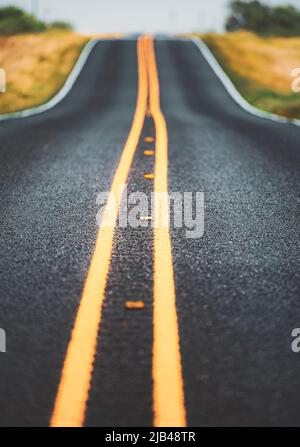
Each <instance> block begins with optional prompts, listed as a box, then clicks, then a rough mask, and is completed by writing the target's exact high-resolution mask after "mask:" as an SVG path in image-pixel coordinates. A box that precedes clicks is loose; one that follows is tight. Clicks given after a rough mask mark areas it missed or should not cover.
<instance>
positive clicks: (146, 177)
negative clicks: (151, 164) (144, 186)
mask: <svg viewBox="0 0 300 447" xmlns="http://www.w3.org/2000/svg"><path fill="white" fill-rule="evenodd" d="M144 178H145V179H147V180H153V179H154V174H144Z"/></svg>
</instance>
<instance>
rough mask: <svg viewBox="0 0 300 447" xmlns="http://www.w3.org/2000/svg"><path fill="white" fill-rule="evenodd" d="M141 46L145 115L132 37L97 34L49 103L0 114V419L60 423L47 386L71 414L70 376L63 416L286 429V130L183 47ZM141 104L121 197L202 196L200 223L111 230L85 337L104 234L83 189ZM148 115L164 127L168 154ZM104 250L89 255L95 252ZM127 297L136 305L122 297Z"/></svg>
mask: <svg viewBox="0 0 300 447" xmlns="http://www.w3.org/2000/svg"><path fill="white" fill-rule="evenodd" d="M149 51H150V53H151V49H150V50H149ZM155 56H156V63H157V69H158V76H159V87H160V98H159V99H160V106H161V110H159V105H158V104H157V102H156V103H155V99H157V96H155V95H156V93H157V92H156V91H155V73H154V74H153V77H152V80H151V69H149V66H150V65H151V63H153V60H152V62H151V54H150V56H149V54H148V56H147V57H146V59H143V64H144V65H145V66H144V69H145V70H146V71H147V70H150V80H149V72H147V76H146V77H147V79H146V80H144V82H145V83H146V84H147V83H148V84H149V85H150V86H149V85H148V84H147V85H148V87H147V88H148V89H150V93H149V91H148V90H147V92H148V93H147V95H150V97H151V95H152V96H153V98H154V99H153V104H152V109H151V107H150V110H148V111H147V110H144V111H143V107H144V105H145V104H143V99H141V95H143V91H142V92H141V90H143V89H142V87H141V80H140V82H139V78H138V71H139V70H140V69H141V67H140V60H139V59H138V57H137V41H136V40H124V41H122V40H111V41H102V42H99V43H98V44H97V45H96V47H95V48H94V49H93V51H92V54H91V55H90V57H89V59H88V61H87V63H86V65H85V67H84V69H83V71H82V73H81V74H80V76H79V78H78V80H77V81H76V84H75V86H74V87H73V89H72V91H71V92H70V93H69V94H68V96H67V97H66V98H65V99H64V100H63V102H61V103H60V104H59V105H58V106H56V107H55V108H54V109H52V110H51V111H49V112H46V113H43V114H41V115H38V116H35V117H32V118H26V119H22V120H14V121H9V122H3V123H0V159H1V163H0V203H1V213H0V228H1V237H0V253H1V256H0V296H1V299H0V327H1V328H3V329H4V330H5V331H6V338H7V340H6V341H7V352H6V353H0V425H1V426H48V425H49V424H52V425H60V422H61V425H63V422H62V419H61V415H60V416H57V414H59V410H57V413H55V408H56V409H57V407H55V406H59V405H60V404H59V403H58V399H60V398H61V399H62V401H63V400H64V399H65V400H67V401H68V402H67V403H66V407H64V405H65V404H64V403H62V408H68V405H69V407H70V408H71V404H70V402H71V403H72V399H75V402H76V396H77V394H78V393H79V394H80V392H83V391H82V387H81V386H80V387H78V388H79V389H76V383H79V384H82V383H83V384H85V386H86V384H87V383H90V388H89V389H87V390H85V392H83V395H84V396H85V402H84V403H82V402H81V404H80V405H79V407H80V409H79V411H78V418H79V419H77V421H78V420H80V417H81V423H79V424H77V425H83V424H84V425H86V426H108V427H112V426H119V427H122V426H129V427H136V426H151V425H153V424H154V425H159V423H160V422H161V421H166V420H167V419H164V416H166V417H168V416H170V418H171V419H172V417H173V416H172V414H173V412H174V413H176V408H177V409H178V411H177V413H176V414H175V419H174V421H176V424H175V425H177V422H178V425H179V423H180V422H181V423H182V425H184V424H187V425H189V426H219V425H220V426H232V425H235V426H255V425H259V426H261V425H267V426H276V425H284V426H290V425H300V416H299V415H300V400H299V395H300V377H299V365H300V363H299V362H300V357H299V356H300V353H299V354H296V353H293V352H292V350H291V342H292V338H291V332H292V330H293V329H294V328H297V327H300V300H299V285H300V284H299V187H300V185H299V183H300V176H299V161H300V151H299V141H300V129H299V128H297V127H295V126H292V125H282V124H276V123H273V122H271V121H267V120H263V119H259V118H256V117H254V116H252V115H250V114H248V113H247V112H245V111H243V110H242V109H241V108H240V107H239V106H238V105H237V104H236V103H235V102H234V101H233V100H232V98H231V97H230V96H229V95H228V93H227V92H226V91H225V89H224V87H223V86H222V84H221V83H220V81H219V80H218V78H217V77H216V75H215V74H214V73H213V71H212V70H211V68H210V67H209V65H208V64H207V62H206V61H205V59H204V58H203V57H202V55H201V54H200V52H199V50H198V49H197V47H196V46H195V45H194V44H193V43H192V42H190V41H179V40H178V41H176V40H156V41H155ZM141 57H142V58H144V57H145V55H144V53H143V55H142V56H141ZM147 58H148V59H147ZM149 61H150V62H149ZM151 83H152V84H151ZM151 89H152V90H151ZM151 92H152V93H151ZM155 92H156V93H155ZM144 93H145V92H144ZM138 99H139V100H140V101H141V103H140V109H141V116H142V115H143V113H146V112H147V113H146V117H145V121H144V122H143V121H142V124H141V123H140V125H142V127H141V129H140V130H141V132H140V135H139V132H138V130H136V132H135V135H133V137H136V138H138V144H137V145H136V148H134V150H135V152H134V158H133V161H132V165H130V170H129V172H128V190H129V192H134V191H143V192H146V193H150V192H151V191H152V190H153V188H154V189H155V188H157V189H159V187H160V185H159V180H158V178H160V179H161V181H162V182H163V181H164V176H165V175H167V176H168V181H169V185H168V188H169V191H171V192H172V191H179V192H184V191H186V192H204V193H205V232H204V235H203V236H202V237H200V238H198V239H188V238H186V233H185V230H184V229H173V228H170V232H169V236H168V234H166V233H165V232H162V234H161V235H160V234H159V229H158V230H153V229H152V228H151V227H148V228H119V227H118V225H116V228H115V232H114V234H113V245H112V247H111V262H109V263H108V268H109V271H108V275H107V276H105V275H104V279H103V278H102V279H103V281H104V282H103V284H102V285H103V287H104V294H103V297H102V298H101V299H103V302H102V301H100V304H101V309H100V313H101V318H100V314H99V316H97V315H96V316H95V314H94V313H93V312H92V310H91V308H89V302H88V301H86V303H87V309H88V312H90V314H88V319H85V323H87V322H89V318H91V320H92V321H94V323H93V324H94V325H96V326H95V327H96V328H97V318H98V317H99V318H100V321H99V326H98V332H97V333H95V328H94V332H93V333H90V332H89V331H90V328H89V327H88V326H89V325H87V326H84V324H82V325H81V322H82V318H83V317H82V316H81V315H80V312H79V308H80V306H83V304H82V303H83V301H84V300H85V299H86V300H88V298H85V295H86V294H87V293H88V292H86V290H87V288H88V286H86V284H87V282H88V281H89V280H88V276H89V272H90V271H91V269H94V270H93V271H94V274H95V278H98V277H99V282H100V281H102V280H101V279H100V278H101V275H102V274H103V269H102V267H101V266H102V264H101V263H100V262H99V263H98V262H97V261H98V260H99V259H100V258H98V257H97V256H98V255H96V258H94V261H91V260H92V259H93V253H94V250H95V246H97V241H99V238H100V239H101V235H100V236H99V231H100V230H99V228H98V227H97V226H96V215H97V212H98V209H99V206H98V205H97V203H96V198H97V194H98V193H99V192H103V191H110V190H111V187H112V182H113V179H114V178H115V177H114V176H115V175H116V172H117V169H118V168H119V166H120V157H121V154H122V153H124V150H125V149H126V141H127V142H128V136H129V135H130V132H132V123H133V117H134V113H135V110H136V103H137V101H138ZM147 101H149V99H147ZM148 106H149V104H147V108H148ZM160 113H162V115H163V116H160ZM156 118H157V123H156V124H159V120H162V121H161V123H160V124H161V125H162V124H163V118H164V119H165V120H166V124H167V132H168V163H167V165H166V161H165V160H164V158H163V157H164V152H163V151H164V148H165V147H166V144H165V143H166V142H164V141H163V139H164V133H163V129H160V131H157V129H156V132H155V128H154V121H155V119H156ZM135 119H136V118H135ZM153 120H154V121H153ZM160 124H159V125H160ZM131 135H132V133H131ZM149 136H150V137H152V138H153V139H154V141H153V143H152V142H151V141H150V142H149V141H145V138H146V137H149ZM133 140H134V138H133ZM158 140H159V141H160V142H159V143H158ZM131 146H132V147H133V146H134V141H131ZM145 150H155V152H156V154H155V153H154V155H153V156H145V154H144V151H145ZM158 153H159V154H160V155H158ZM158 160H160V162H158ZM161 167H162V172H160V169H161ZM167 169H168V170H167ZM145 173H146V174H147V173H154V174H155V175H154V179H151V178H150V179H147V178H144V174H145ZM100 232H101V231H100ZM167 233H168V232H167ZM168 237H169V238H170V239H168ZM158 241H160V243H159V244H158ZM161 241H163V242H161ZM168 241H170V243H171V251H170V247H169V246H168ZM107 244H108V245H107V251H105V250H106V248H105V249H104V248H103V249H102V246H101V247H100V248H99V250H98V251H99V253H100V254H99V256H100V257H101V256H104V255H103V253H104V252H105V253H106V254H107V255H108V261H109V260H110V256H109V253H110V251H109V250H110V248H109V243H108V242H107ZM162 246H163V247H164V250H161V247H162ZM170 260H171V267H170V268H171V270H170V269H168V266H169V264H168V263H169V262H170ZM101 262H102V261H101ZM159 262H161V264H159ZM159 266H161V268H158V267H159ZM165 266H166V267H165ZM101 269H102V270H101ZM172 269H173V276H172ZM161 272H163V273H161ZM97 275H99V276H97ZM164 281H165V283H164ZM173 282H174V283H173ZM159 284H160V285H159ZM164 284H165V289H163V285H164ZM173 286H174V287H175V291H176V302H175V301H174V300H173V298H174V299H175V297H173V296H172V290H173V289H172V287H173ZM153 290H154V292H153ZM164 290H165V294H166V299H167V301H166V302H167V307H166V311H165V312H164V311H163V309H159V306H160V305H161V302H163V301H161V299H162V298H164ZM98 293H100V292H99V290H98V289H97V286H96V296H97V300H95V302H94V305H95V306H96V307H95V308H96V309H97V306H99V301H98V295H97V294H98ZM92 298H93V296H92ZM137 300H139V301H142V302H143V303H144V307H143V308H142V309H138V310H130V309H127V308H126V306H125V305H124V304H125V303H126V301H137ZM168 300H169V301H168ZM153 303H154V304H155V305H154V309H158V310H157V312H156V311H153ZM168 306H169V307H168ZM92 309H94V307H93V308H92ZM174 311H175V313H174ZM155 312H156V313H155ZM172 318H173V319H172ZM176 318H177V320H176ZM74 324H75V329H74ZM164 324H165V325H166V328H167V329H168V330H167V334H166V337H167V343H166V341H165V340H164V338H163V337H161V336H160V330H163V327H164ZM80 328H81V329H80ZM80 331H81V335H80V334H79V332H80ZM71 334H73V335H71ZM78 334H79V335H78ZM97 334H98V335H97ZM77 335H78V338H76V337H77ZM80 337H81V338H80ZM176 337H178V338H176ZM71 344H72V348H70V345H71ZM168 346H170V352H169V351H168V350H167V351H164V349H167V348H168ZM73 348H74V349H73ZM70 349H71V351H72V349H73V351H72V352H73V354H72V352H71V353H70ZM86 349H91V351H89V352H90V357H89V360H91V358H92V360H94V362H92V363H91V364H89V363H88V362H86V361H85V360H82V359H86V358H87V357H86V356H85V352H86ZM93 349H94V351H93ZM161 351H162V352H163V354H161ZM74 352H75V354H74ZM81 352H82V357H81V354H80V353H81ZM94 355H95V359H94V357H93V356H94ZM160 355H161V356H162V357H161V358H160ZM91 356H92V357H91ZM160 361H162V362H164V361H166V362H167V364H166V365H165V366H166V374H165V375H164V374H163V372H162V370H161V369H160V368H157V369H156V370H155V365H159V364H160V363H159V362H160ZM168 362H169V363H168ZM68 365H71V366H72V368H73V369H72V370H71V372H72V377H71V379H70V380H71V382H72V380H73V382H74V383H73V382H72V383H71V382H70V383H69V382H68V371H66V369H67V367H68ZM172 365H173V367H174V368H173V369H172V368H171V366H172ZM78 371H80V373H79V372H78ZM74 378H75V379H74ZM77 379H78V381H79V382H76V380H77ZM166 380H167V385H166ZM163 384H165V385H163ZM166 388H167V389H166ZM155 390H156V391H155ZM167 391H170V392H171V394H170V395H169V396H166V395H164V394H166V393H167ZM181 392H182V394H181ZM74 396H75V397H74ZM81 397H82V396H81ZM167 397H168V399H167ZM78 399H79V401H80V396H79V397H78ZM166 399H167V400H168V405H169V411H170V415H168V414H167V415H166V414H165V413H166V411H168V408H167V409H166V407H165V405H166ZM75 407H76V408H75V410H76V411H77V405H75ZM174 408H175V410H174ZM73 409H74V408H72V410H71V412H72V411H73ZM153 410H154V411H153ZM173 410H174V411H173ZM76 411H75V412H76ZM155 415H156V416H155ZM157 415H164V416H161V419H160V416H157ZM64 416H66V417H68V414H65V413H64ZM176 417H177V419H176ZM55 418H56V419H55ZM155 418H156V419H155ZM180 418H181V419H180ZM75 419H76V417H75ZM51 421H52V422H51ZM73 422H74V421H73ZM171 424H172V420H171V421H170V425H171ZM69 425H72V421H70V423H69ZM74 425H76V424H74Z"/></svg>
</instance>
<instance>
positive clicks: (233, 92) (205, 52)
mask: <svg viewBox="0 0 300 447" xmlns="http://www.w3.org/2000/svg"><path fill="white" fill-rule="evenodd" d="M191 40H192V42H194V44H195V45H196V46H197V48H198V49H199V50H200V51H201V53H202V56H203V57H204V58H205V59H206V61H207V63H208V64H209V65H210V67H211V68H212V70H213V71H214V72H215V74H216V75H217V77H218V78H219V79H220V81H221V82H222V84H223V85H224V87H225V89H226V90H227V92H228V93H229V94H230V96H231V97H232V98H233V99H234V101H235V102H236V103H237V104H238V105H239V106H240V107H242V109H244V110H245V111H246V112H248V113H251V115H255V116H256V117H259V118H263V119H267V120H271V121H275V122H276V123H281V124H294V125H295V126H300V120H298V119H289V118H284V117H283V116H280V115H276V114H275V113H271V112H265V111H264V110H260V109H258V108H257V107H255V106H253V105H251V104H249V102H248V101H246V100H245V98H243V97H242V95H241V94H240V93H239V91H238V90H237V88H236V87H235V85H234V84H233V82H232V81H231V80H230V78H229V77H228V75H227V74H226V73H225V71H224V70H223V68H222V67H221V65H220V64H219V62H218V61H217V59H216V58H215V56H214V55H213V53H212V52H211V50H210V49H209V48H208V46H207V45H206V44H205V43H204V42H203V40H202V39H196V38H194V39H191Z"/></svg>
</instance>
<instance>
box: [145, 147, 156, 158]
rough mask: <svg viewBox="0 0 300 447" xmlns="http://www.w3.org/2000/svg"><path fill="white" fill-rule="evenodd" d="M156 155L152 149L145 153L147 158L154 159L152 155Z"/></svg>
mask: <svg viewBox="0 0 300 447" xmlns="http://www.w3.org/2000/svg"><path fill="white" fill-rule="evenodd" d="M154 154H155V152H154V151H152V150H150V149H147V150H146V151H144V155H146V157H152V155H154Z"/></svg>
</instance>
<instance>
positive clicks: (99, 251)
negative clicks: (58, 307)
mask: <svg viewBox="0 0 300 447" xmlns="http://www.w3.org/2000/svg"><path fill="white" fill-rule="evenodd" d="M137 52H138V71H139V87H138V89H139V90H138V99H137V105H136V111H135V116H134V120H133V124H132V128H131V131H130V134H129V136H128V139H127V142H126V144H125V146H124V150H123V153H122V156H121V159H120V162H119V165H118V168H117V171H116V173H115V176H114V179H113V183H112V186H111V191H110V196H109V198H108V203H107V205H106V208H105V211H104V220H105V219H106V218H109V217H110V216H108V214H109V208H110V205H111V202H112V199H113V197H116V198H118V199H117V206H118V208H119V206H120V201H121V194H119V188H120V187H122V185H123V186H124V185H125V183H126V181H127V177H128V173H129V170H130V167H131V164H132V160H133V157H134V153H135V150H136V147H137V144H138V141H139V138H140V135H141V132H142V128H143V123H144V120H145V115H146V111H147V96H148V79H147V70H146V61H145V52H144V47H143V43H142V41H141V40H139V42H138V48H137ZM116 218H117V217H116ZM115 224H116V219H115V221H114V224H113V225H111V226H110V227H107V226H103V225H101V227H100V229H99V232H98V235H97V240H96V245H95V249H94V253H93V256H92V259H91V263H90V267H89V270H88V274H87V277H86V280H85V284H84V289H83V293H82V297H81V301H80V305H79V308H78V312H77V316H76V320H75V324H74V328H73V331H72V335H71V340H70V342H69V346H68V350H67V354H66V357H65V361H64V365H63V369H62V373H61V380H60V384H59V387H58V391H57V396H56V400H55V405H54V410H53V414H52V418H51V421H50V425H51V426H52V427H65V426H67V427H80V426H82V425H83V424H84V419H85V412H86V404H87V400H88V396H89V389H90V382H91V376H92V372H93V362H94V357H95V352H96V344H97V336H98V332H99V326H100V322H101V313H102V304H103V300H104V296H105V286H106V280H107V276H108V272H109V266H110V260H111V255H112V247H113V237H114V227H115Z"/></svg>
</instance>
